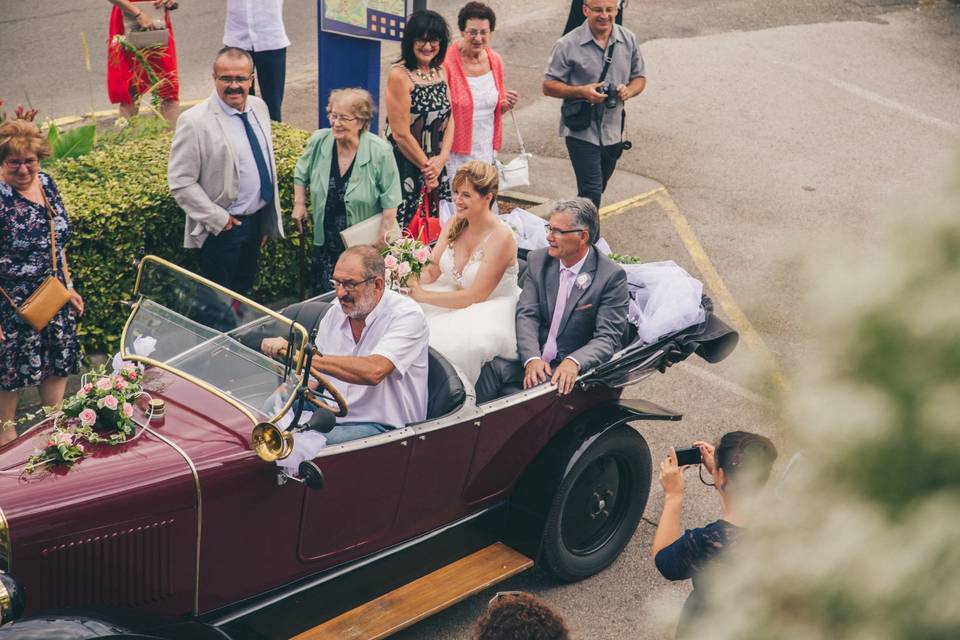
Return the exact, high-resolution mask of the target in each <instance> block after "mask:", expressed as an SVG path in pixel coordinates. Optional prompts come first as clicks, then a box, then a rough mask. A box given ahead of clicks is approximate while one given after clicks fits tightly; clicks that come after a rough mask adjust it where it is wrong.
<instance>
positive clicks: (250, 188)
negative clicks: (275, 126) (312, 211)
mask: <svg viewBox="0 0 960 640" xmlns="http://www.w3.org/2000/svg"><path fill="white" fill-rule="evenodd" d="M213 99H215V100H217V101H218V102H219V103H220V108H221V109H223V112H224V113H225V114H226V116H227V130H228V131H229V132H230V143H231V146H232V147H233V152H234V154H236V156H237V166H238V167H239V169H240V181H239V183H238V184H237V199H236V200H234V201H233V202H232V203H231V204H230V206H228V207H227V213H229V214H230V215H232V216H245V215H249V214H251V213H256V212H257V211H259V210H260V209H262V208H263V207H265V206H266V205H267V203H266V202H265V201H264V199H263V198H261V197H260V172H259V171H257V161H256V160H255V159H254V158H253V150H252V149H251V148H250V140H249V139H248V138H247V132H246V130H245V129H244V127H243V121H242V120H241V119H240V115H239V114H240V112H239V111H237V110H236V109H234V108H233V107H231V106H230V105H228V104H227V103H226V102H224V101H223V100H221V99H220V96H219V95H218V94H217V92H216V91H214V92H213ZM244 113H247V114H248V115H247V119H248V120H249V121H250V126H251V127H252V128H253V133H254V135H255V136H257V142H259V143H260V150H261V151H262V152H263V159H264V160H266V162H267V171H269V172H270V176H271V178H272V179H273V183H274V188H276V183H277V179H276V175H275V174H274V168H273V167H272V166H271V162H270V148H269V147H268V146H267V137H266V135H265V134H264V132H263V126H262V125H261V124H260V120H259V119H257V114H256V113H254V111H253V107H251V106H250V102H249V99H248V102H247V104H246V106H245V107H244Z"/></svg>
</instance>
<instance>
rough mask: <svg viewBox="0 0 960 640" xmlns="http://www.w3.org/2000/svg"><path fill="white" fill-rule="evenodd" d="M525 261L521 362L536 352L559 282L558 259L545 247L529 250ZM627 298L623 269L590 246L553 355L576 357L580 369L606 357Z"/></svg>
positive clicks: (619, 334) (620, 330)
mask: <svg viewBox="0 0 960 640" xmlns="http://www.w3.org/2000/svg"><path fill="white" fill-rule="evenodd" d="M527 267H528V270H527V273H526V276H525V278H524V282H523V292H522V293H521V294H520V300H519V302H517V347H518V348H519V351H520V361H521V363H525V362H527V361H528V360H529V359H530V358H539V357H540V355H541V353H542V349H543V343H544V342H546V340H547V334H548V333H549V331H550V322H551V320H552V319H553V310H554V309H555V308H556V306H557V289H558V288H559V286H560V261H559V260H557V259H555V258H552V257H550V256H549V255H548V254H547V250H546V249H538V250H536V251H531V252H530V253H529V255H528V256H527ZM628 302H629V297H628V294H627V274H626V273H625V272H624V271H623V269H622V268H621V267H620V265H618V264H617V263H615V262H613V261H612V260H610V259H609V258H607V257H606V256H604V255H601V254H600V253H599V252H598V251H597V250H596V248H595V247H590V253H589V254H588V255H587V259H586V261H585V262H584V263H583V268H582V269H581V270H580V275H579V276H577V279H576V280H574V284H573V288H572V289H571V290H570V298H569V299H568V300H567V305H566V307H565V308H564V310H563V317H562V319H561V321H560V330H559V332H558V334H557V359H556V361H560V360H562V359H564V358H566V357H568V356H569V357H571V358H573V359H574V360H576V361H577V362H579V363H580V371H587V370H588V369H592V368H593V367H595V366H597V365H598V364H600V363H602V362H606V361H607V360H609V359H610V356H612V355H613V354H614V353H615V352H616V351H618V350H619V349H620V348H621V346H622V344H623V336H624V332H625V331H626V328H627V305H628ZM556 361H555V362H556Z"/></svg>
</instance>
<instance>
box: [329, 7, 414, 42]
mask: <svg viewBox="0 0 960 640" xmlns="http://www.w3.org/2000/svg"><path fill="white" fill-rule="evenodd" d="M407 4H408V0H320V30H321V31H325V32H327V33H337V34H340V35H344V36H352V37H354V38H366V39H369V40H398V41H399V40H400V39H401V38H403V30H404V28H405V27H406V23H407V13H408V6H407Z"/></svg>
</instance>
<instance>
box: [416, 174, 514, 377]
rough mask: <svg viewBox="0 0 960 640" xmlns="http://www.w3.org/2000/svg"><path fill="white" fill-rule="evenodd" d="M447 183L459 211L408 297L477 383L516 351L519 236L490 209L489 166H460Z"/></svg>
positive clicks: (433, 336) (433, 341) (493, 178)
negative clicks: (485, 370) (488, 366)
mask: <svg viewBox="0 0 960 640" xmlns="http://www.w3.org/2000/svg"><path fill="white" fill-rule="evenodd" d="M452 186H453V204H454V207H455V208H456V215H455V216H454V217H453V218H451V219H450V220H449V221H447V224H446V225H445V226H444V228H443V232H442V233H441V234H440V239H439V240H438V241H437V244H436V246H435V247H434V249H433V255H432V256H431V263H430V265H429V266H428V267H427V268H426V269H424V270H423V272H422V273H421V274H420V282H419V283H413V286H411V288H410V296H411V297H412V298H413V299H414V300H416V301H417V302H419V303H420V304H421V305H422V306H423V310H424V314H425V315H426V316H427V323H428V324H429V326H430V346H431V347H433V348H434V349H436V350H437V351H439V352H440V353H442V354H443V355H444V357H446V358H447V360H449V361H451V362H452V363H453V364H454V365H456V366H457V367H458V368H459V369H460V370H461V371H463V373H464V374H466V377H467V380H469V381H470V382H471V383H476V381H477V378H478V377H479V376H480V368H481V367H482V366H483V365H484V363H486V362H488V361H490V360H492V359H493V358H494V357H496V356H501V357H504V358H509V359H516V358H517V335H516V316H515V314H516V308H517V298H518V297H519V295H520V288H519V287H518V286H517V271H518V269H517V241H516V239H515V238H514V235H513V231H512V230H511V229H510V227H509V226H507V225H506V224H505V223H503V222H501V221H500V220H499V219H498V218H497V216H496V215H495V214H494V213H493V212H492V211H491V210H490V207H491V205H492V203H493V202H494V200H495V199H496V197H497V170H496V168H494V166H493V165H491V164H489V163H486V162H481V161H479V160H474V161H471V162H467V163H465V164H463V165H461V166H460V168H459V169H458V170H457V173H456V175H455V176H454V178H453V182H452Z"/></svg>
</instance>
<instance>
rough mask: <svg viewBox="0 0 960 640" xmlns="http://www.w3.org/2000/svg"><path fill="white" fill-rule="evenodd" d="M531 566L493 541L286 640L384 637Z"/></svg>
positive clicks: (522, 558) (528, 562)
mask: <svg viewBox="0 0 960 640" xmlns="http://www.w3.org/2000/svg"><path fill="white" fill-rule="evenodd" d="M532 566H533V560H531V559H530V558H528V557H527V556H525V555H523V554H521V553H519V552H517V551H514V550H513V549H511V548H510V547H508V546H507V545H505V544H503V543H501V542H497V543H495V544H492V545H490V546H489V547H485V548H483V549H480V550H479V551H476V552H474V553H472V554H470V555H469V556H466V557H465V558H461V559H460V560H457V561H456V562H452V563H450V564H448V565H447V566H445V567H442V568H440V569H437V570H436V571H434V572H433V573H429V574H427V575H425V576H423V577H422V578H418V579H417V580H414V581H413V582H409V583H407V584H405V585H403V586H402V587H399V588H397V589H394V590H393V591H391V592H389V593H386V594H384V595H382V596H380V597H379V598H377V599H375V600H371V601H370V602H367V603H365V604H362V605H360V606H359V607H357V608H356V609H352V610H350V611H347V612H346V613H344V614H341V615H339V616H337V617H336V618H333V619H332V620H328V621H327V622H324V623H323V624H321V625H319V626H317V627H314V628H313V629H310V630H309V631H304V632H303V633H301V634H299V635H297V636H294V637H293V638H292V639H291V640H329V639H333V638H336V639H337V640H351V639H353V638H356V639H357V640H361V639H362V640H375V639H376V638H386V637H387V636H389V635H392V634H394V633H396V632H398V631H400V630H401V629H406V628H407V627H409V626H410V625H413V624H416V623H417V622H419V621H421V620H423V619H424V618H427V617H429V616H431V615H433V614H435V613H437V612H439V611H443V610H444V609H446V608H447V607H452V606H453V605H455V604H457V603H458V602H460V601H461V600H465V599H466V598H468V597H470V596H472V595H473V594H475V593H478V592H480V591H483V590H484V589H486V588H487V587H490V586H492V585H495V584H497V583H498V582H501V581H503V580H506V579H507V578H509V577H511V576H514V575H516V574H518V573H521V572H522V571H525V570H527V569H529V568H530V567H532Z"/></svg>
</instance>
